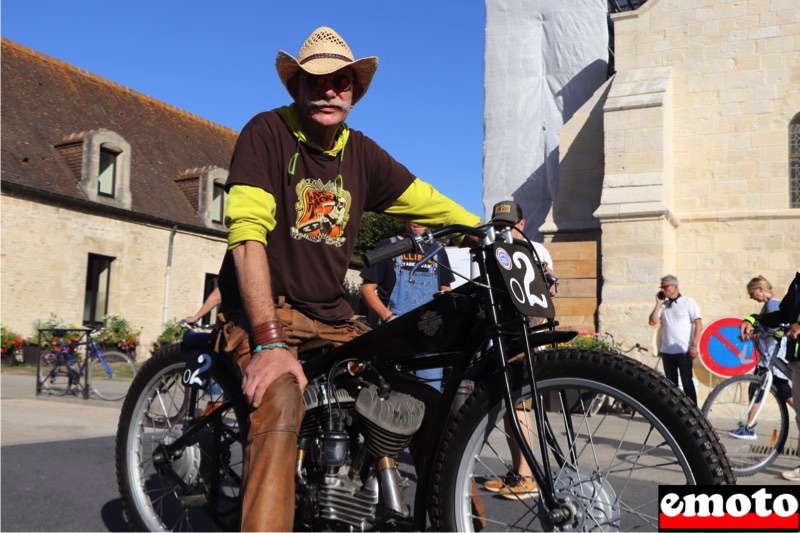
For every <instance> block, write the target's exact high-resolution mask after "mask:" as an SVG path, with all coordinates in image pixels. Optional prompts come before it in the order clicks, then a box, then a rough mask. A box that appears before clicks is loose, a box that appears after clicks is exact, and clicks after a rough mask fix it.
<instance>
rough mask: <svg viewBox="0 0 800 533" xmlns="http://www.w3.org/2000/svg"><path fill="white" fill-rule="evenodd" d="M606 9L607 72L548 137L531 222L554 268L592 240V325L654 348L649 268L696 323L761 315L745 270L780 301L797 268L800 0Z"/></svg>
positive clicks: (697, 0) (669, 0) (703, 377)
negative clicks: (541, 212) (548, 187)
mask: <svg viewBox="0 0 800 533" xmlns="http://www.w3.org/2000/svg"><path fill="white" fill-rule="evenodd" d="M611 18H612V20H613V26H614V35H615V46H614V51H615V68H616V73H615V74H614V75H613V76H612V77H611V78H610V79H609V80H608V81H607V82H606V83H605V84H603V85H602V86H601V87H599V88H598V89H597V91H596V92H595V94H594V96H593V97H592V98H591V99H590V100H589V101H587V102H586V104H585V105H583V107H582V108H581V109H579V110H578V111H577V112H576V113H575V114H574V116H573V117H572V119H571V120H570V121H569V122H568V123H566V124H565V126H564V127H563V129H562V130H561V132H560V189H559V193H558V195H557V197H556V198H555V201H554V204H553V207H552V209H551V211H550V213H549V214H548V216H547V219H546V221H545V223H544V224H543V225H542V226H541V227H540V231H541V232H542V233H543V234H544V235H545V240H546V242H552V243H553V244H554V245H555V246H556V247H555V248H554V249H552V250H551V253H552V254H553V256H554V262H556V263H558V255H557V244H558V243H559V242H565V241H571V242H584V243H590V244H592V243H593V244H595V245H596V247H597V261H598V265H599V279H598V296H599V307H598V309H597V328H598V330H599V331H609V332H613V333H614V334H616V336H617V337H618V338H622V339H625V340H627V341H630V342H641V343H643V344H645V345H652V343H654V340H655V339H654V338H655V333H656V332H655V331H654V329H653V328H651V327H649V326H648V325H647V317H648V315H649V313H650V311H651V310H652V309H653V306H654V303H655V302H654V294H655V293H656V291H657V286H658V283H659V279H660V277H661V276H663V275H665V274H670V273H671V274H674V275H676V276H677V277H678V278H679V279H680V281H681V290H682V292H683V293H685V294H688V295H691V296H692V297H694V298H695V299H696V300H697V301H698V303H699V305H700V307H701V310H702V313H703V319H704V323H705V324H708V323H710V322H712V321H715V320H717V319H720V318H722V317H730V316H733V317H739V316H743V315H745V314H747V313H750V312H754V311H756V310H758V304H757V303H755V302H753V301H751V300H749V299H748V295H747V291H746V289H745V285H746V283H747V282H748V281H749V280H750V278H752V277H753V276H755V275H758V274H761V275H764V276H765V277H766V278H767V279H769V280H770V281H771V282H772V283H773V285H774V286H775V287H776V293H777V296H778V297H780V296H782V295H783V292H784V291H785V289H786V286H787V284H788V282H789V281H790V280H791V279H792V278H793V277H794V273H795V272H796V271H797V270H800V244H799V243H800V5H798V2H797V0H774V1H770V2H763V1H760V0H693V1H686V0H648V1H647V2H646V3H645V4H644V5H642V6H641V7H639V8H638V9H637V10H635V11H630V12H625V13H618V14H614V15H612V16H611ZM648 361H649V362H650V363H651V364H654V363H655V359H654V358H650V359H648ZM698 367H700V365H696V368H697V369H698V370H697V372H696V373H697V374H698V379H699V380H700V381H701V382H703V383H704V384H705V383H711V382H712V381H713V380H712V379H711V377H710V376H709V375H708V374H707V373H705V372H704V371H703V369H702V368H701V367H700V368H698Z"/></svg>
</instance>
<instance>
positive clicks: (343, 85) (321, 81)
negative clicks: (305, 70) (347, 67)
mask: <svg viewBox="0 0 800 533" xmlns="http://www.w3.org/2000/svg"><path fill="white" fill-rule="evenodd" d="M305 79H306V85H307V86H308V88H309V89H311V90H314V91H319V90H321V89H324V88H325V87H327V86H328V84H329V83H330V85H331V87H333V90H334V91H336V92H337V93H341V92H344V91H349V90H350V89H352V88H353V78H351V77H350V75H349V74H342V73H339V74H324V75H322V76H317V75H316V74H308V75H307V76H305Z"/></svg>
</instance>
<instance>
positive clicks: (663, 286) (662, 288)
mask: <svg viewBox="0 0 800 533" xmlns="http://www.w3.org/2000/svg"><path fill="white" fill-rule="evenodd" d="M670 287H672V284H670V285H661V286H660V287H659V289H661V290H662V291H663V290H664V289H669V288H670Z"/></svg>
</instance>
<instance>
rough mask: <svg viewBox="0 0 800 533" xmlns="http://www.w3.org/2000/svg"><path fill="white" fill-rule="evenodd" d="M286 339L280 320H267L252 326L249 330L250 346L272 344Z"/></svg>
mask: <svg viewBox="0 0 800 533" xmlns="http://www.w3.org/2000/svg"><path fill="white" fill-rule="evenodd" d="M285 340H286V334H285V333H284V331H283V324H281V321H280V320H269V321H267V322H262V323H261V324H257V325H255V326H253V328H252V329H251V330H250V346H260V345H262V344H272V343H276V342H283V341H285Z"/></svg>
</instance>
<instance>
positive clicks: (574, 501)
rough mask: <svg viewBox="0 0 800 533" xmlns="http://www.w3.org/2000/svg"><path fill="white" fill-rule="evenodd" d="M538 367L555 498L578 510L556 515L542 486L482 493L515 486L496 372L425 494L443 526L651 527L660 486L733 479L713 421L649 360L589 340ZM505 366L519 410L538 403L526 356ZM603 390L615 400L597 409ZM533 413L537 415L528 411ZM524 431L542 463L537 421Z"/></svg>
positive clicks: (449, 433) (452, 435) (462, 418)
mask: <svg viewBox="0 0 800 533" xmlns="http://www.w3.org/2000/svg"><path fill="white" fill-rule="evenodd" d="M534 365H535V369H534V371H535V375H536V379H537V385H538V388H539V393H540V396H541V397H542V398H543V400H544V402H543V405H544V409H545V411H544V413H545V417H546V421H547V424H548V425H549V427H550V428H551V429H552V432H553V435H554V437H553V439H554V440H553V441H551V443H550V445H549V447H550V448H551V449H552V450H555V451H557V452H558V454H560V457H561V458H562V461H563V463H562V464H561V465H559V463H558V462H557V461H556V460H551V462H550V463H551V467H552V476H553V483H554V487H555V492H556V498H557V500H558V501H559V502H561V503H562V504H564V505H566V506H569V507H571V508H572V509H573V510H575V511H576V512H575V513H573V518H572V519H571V520H570V521H569V522H568V523H567V524H562V525H560V526H559V525H555V524H553V523H551V521H550V520H549V518H548V516H547V513H546V510H545V509H544V507H543V504H542V498H540V496H539V495H538V494H532V493H525V492H524V491H523V492H522V493H521V494H519V493H518V495H517V496H515V495H513V494H509V495H508V497H503V496H502V495H501V493H492V492H489V491H488V490H485V488H484V485H483V483H484V482H486V481H489V480H495V481H497V480H502V481H506V482H507V483H509V485H506V486H507V487H509V486H510V484H511V481H510V480H506V478H505V476H506V474H508V473H509V471H510V469H511V466H510V454H509V452H508V444H507V441H506V433H505V429H504V421H503V418H504V416H505V404H504V401H503V390H504V388H503V380H502V376H501V375H500V374H499V373H497V374H495V375H493V376H491V377H489V378H488V379H486V380H484V381H481V382H479V383H477V386H476V389H475V392H474V393H473V394H472V395H471V396H470V397H469V398H468V399H467V401H466V402H465V404H464V405H463V406H462V407H461V409H460V411H459V412H458V414H456V415H455V417H454V418H453V419H452V420H451V422H450V425H449V427H448V428H447V429H446V432H445V435H444V437H443V440H442V443H441V445H440V448H439V451H438V453H437V458H436V461H435V464H434V470H433V473H432V476H433V477H432V489H431V494H430V500H429V502H430V506H431V507H430V516H431V520H432V523H433V525H434V528H435V529H437V530H442V531H478V530H482V529H486V530H491V531H503V530H513V531H549V530H552V529H556V530H584V531H591V530H620V531H630V530H645V531H655V530H657V529H658V514H659V513H658V488H657V487H658V484H676V485H683V484H700V485H715V484H732V483H734V480H735V478H734V474H733V472H732V471H731V469H730V466H729V464H728V461H727V458H726V457H725V453H724V448H723V447H722V445H721V444H720V441H719V439H718V437H717V435H716V434H715V433H714V431H713V430H712V429H711V427H710V425H709V424H708V422H707V421H706V420H705V418H703V416H702V415H701V413H700V411H698V409H697V408H696V407H695V406H694V405H693V404H692V403H691V402H690V400H689V399H688V398H687V397H686V395H685V394H683V392H681V391H680V390H678V389H677V388H676V387H675V386H674V385H673V384H672V383H671V382H669V381H668V380H667V379H665V378H664V377H663V376H662V375H661V374H659V373H657V372H655V371H653V370H652V369H651V368H649V367H646V366H645V365H643V364H641V363H639V362H637V361H635V360H633V359H630V358H628V357H625V356H623V355H621V354H616V353H610V352H604V351H600V350H594V349H588V348H578V349H576V348H557V349H552V350H545V351H544V352H540V353H537V354H535V355H534ZM509 369H510V379H511V383H512V391H513V395H512V397H513V398H514V399H515V406H516V408H515V410H519V409H520V407H525V408H527V409H530V402H529V399H530V388H529V387H528V386H527V385H525V383H526V382H527V380H526V379H523V376H524V375H527V370H525V369H524V366H523V362H522V361H517V362H515V363H511V364H510V365H509ZM523 371H524V373H523ZM561 392H563V393H564V394H563V395H561V394H560V393H561ZM603 395H606V397H610V398H611V399H613V400H615V402H614V406H616V407H609V408H601V409H599V410H597V409H596V405H595V402H597V401H599V399H600V398H601V397H603ZM562 399H563V400H564V401H563V403H562V401H561V400H562ZM562 405H564V408H563V409H562V408H561V406H562ZM518 412H519V411H518ZM564 412H567V413H569V415H568V416H565V415H564V414H563V413H564ZM593 412H596V414H593ZM526 416H527V419H528V420H530V419H531V416H530V413H526ZM523 418H525V417H523ZM567 422H571V423H572V428H573V432H574V433H573V434H574V438H572V439H567V437H566V434H567V427H568V425H567ZM526 425H527V423H526ZM527 428H528V429H526V428H525V427H523V428H522V429H523V432H524V433H526V434H529V435H531V437H532V438H533V442H536V443H537V444H536V445H534V447H533V449H534V455H535V456H536V457H537V459H539V460H541V455H540V453H539V452H540V450H539V445H538V436H537V435H536V431H535V425H534V424H533V422H532V421H531V422H530V425H527ZM551 457H552V455H551Z"/></svg>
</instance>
